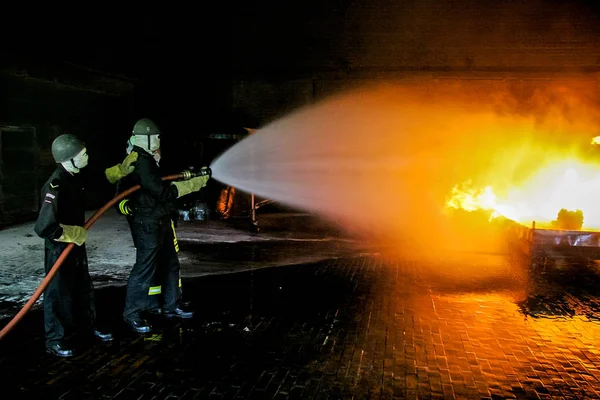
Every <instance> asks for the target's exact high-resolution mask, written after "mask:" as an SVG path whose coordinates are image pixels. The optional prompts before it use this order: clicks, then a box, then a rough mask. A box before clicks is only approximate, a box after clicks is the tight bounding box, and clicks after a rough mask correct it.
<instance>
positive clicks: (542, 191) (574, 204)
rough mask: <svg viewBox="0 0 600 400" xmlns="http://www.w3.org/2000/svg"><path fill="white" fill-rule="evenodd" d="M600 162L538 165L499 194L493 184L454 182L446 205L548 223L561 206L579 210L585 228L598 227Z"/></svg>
mask: <svg viewBox="0 0 600 400" xmlns="http://www.w3.org/2000/svg"><path fill="white" fill-rule="evenodd" d="M599 201H600V166H598V165H593V164H588V163H585V162H583V161H580V160H577V159H570V160H563V161H560V162H555V163H552V164H551V165H549V166H546V167H544V168H541V169H539V170H538V171H537V173H535V174H534V175H533V176H532V177H531V178H530V179H528V180H527V181H525V182H523V183H522V184H520V185H519V186H518V187H511V188H509V189H508V190H506V191H505V192H504V193H502V194H501V195H500V194H499V193H497V190H496V189H495V188H494V186H493V185H487V186H485V187H482V188H478V187H474V186H473V185H472V182H471V181H467V182H465V183H463V184H461V185H456V186H455V187H454V188H453V190H452V193H451V195H450V199H449V200H448V201H447V203H446V206H447V207H448V208H454V209H463V210H465V211H475V210H489V211H490V212H491V218H495V217H498V216H504V217H506V218H508V219H511V220H513V221H516V222H519V223H522V224H526V225H530V224H531V222H532V221H536V224H537V225H538V226H541V227H544V226H550V224H551V222H552V221H553V220H555V219H556V218H557V215H558V213H559V211H560V210H561V209H563V208H564V209H567V210H573V211H574V210H581V211H583V215H584V218H585V219H584V229H600V202H599Z"/></svg>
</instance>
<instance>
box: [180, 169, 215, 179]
mask: <svg viewBox="0 0 600 400" xmlns="http://www.w3.org/2000/svg"><path fill="white" fill-rule="evenodd" d="M181 174H182V175H183V179H185V180H186V181H187V180H188V179H192V178H195V177H197V176H206V175H208V176H209V177H212V169H210V167H202V168H200V170H199V171H190V170H185V171H183V172H182V173H181Z"/></svg>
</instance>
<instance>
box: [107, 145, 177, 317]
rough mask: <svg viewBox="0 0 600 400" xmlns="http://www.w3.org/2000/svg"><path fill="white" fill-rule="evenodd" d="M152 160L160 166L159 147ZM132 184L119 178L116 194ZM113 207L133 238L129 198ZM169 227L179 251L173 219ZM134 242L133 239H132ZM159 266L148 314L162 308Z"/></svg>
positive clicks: (153, 283) (149, 298) (129, 179)
mask: <svg viewBox="0 0 600 400" xmlns="http://www.w3.org/2000/svg"><path fill="white" fill-rule="evenodd" d="M134 141H135V136H133V135H132V136H131V137H130V138H129V139H128V140H127V145H126V150H125V151H126V152H127V154H129V153H131V152H132V151H133V146H134V144H133V143H134ZM153 156H154V160H155V161H156V165H158V166H160V157H161V154H160V149H158V150H157V151H156V152H155V153H154V154H153ZM132 186H134V185H133V183H132V181H131V176H128V177H125V178H124V179H122V180H120V181H119V182H118V183H117V190H116V192H117V193H116V194H117V195H118V194H119V193H121V192H124V191H125V190H127V189H129V188H130V187H132ZM115 207H116V208H117V211H118V212H119V213H120V214H121V215H124V216H125V218H126V220H127V224H128V225H129V229H130V231H131V237H132V239H133V234H134V231H133V210H132V209H131V204H130V198H129V197H126V198H124V199H123V200H121V201H120V202H119V203H118V204H117V205H115ZM171 227H172V228H173V244H174V245H175V252H177V253H178V252H179V245H178V243H177V234H176V233H175V224H174V223H173V221H171ZM134 243H135V240H134ZM161 272H162V271H161V266H160V265H159V266H157V270H156V272H155V274H154V279H153V280H152V286H150V288H149V289H148V306H147V309H146V310H145V311H147V312H148V313H149V314H153V315H160V314H162V309H161V296H160V295H161V294H162V287H161V283H160V279H159V277H160V275H161ZM179 290H180V293H179V295H180V296H181V277H180V279H179Z"/></svg>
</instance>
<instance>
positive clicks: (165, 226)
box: [123, 217, 180, 320]
mask: <svg viewBox="0 0 600 400" xmlns="http://www.w3.org/2000/svg"><path fill="white" fill-rule="evenodd" d="M132 236H133V240H134V244H135V247H136V262H135V265H134V266H133V269H132V270H131V273H130V274H129V280H128V282H127V296H126V299H125V310H124V311H123V317H124V318H125V319H126V320H132V319H138V318H140V316H141V315H140V313H141V312H143V311H146V310H148V309H149V308H150V307H152V306H153V305H151V304H150V296H149V292H150V290H151V288H152V287H155V286H157V285H160V286H161V292H162V297H163V302H164V304H163V310H164V311H166V312H169V311H173V310H174V309H175V308H177V303H178V301H179V297H180V289H179V258H178V257H177V252H176V250H175V244H174V239H175V237H174V233H173V228H172V226H171V219H170V218H164V219H160V220H156V219H147V218H136V217H134V220H133V226H132Z"/></svg>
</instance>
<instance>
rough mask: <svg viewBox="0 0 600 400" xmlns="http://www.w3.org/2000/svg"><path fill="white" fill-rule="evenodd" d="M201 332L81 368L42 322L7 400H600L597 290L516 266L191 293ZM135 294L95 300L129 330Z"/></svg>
mask: <svg viewBox="0 0 600 400" xmlns="http://www.w3.org/2000/svg"><path fill="white" fill-rule="evenodd" d="M184 285H185V290H186V294H187V295H188V297H189V298H190V299H191V302H192V305H193V306H194V308H195V309H196V310H197V312H198V313H197V316H196V319H195V320H194V321H193V322H189V323H169V324H164V323H160V321H155V323H156V326H157V329H158V331H157V332H158V333H157V334H154V335H149V336H146V337H140V336H136V335H133V334H131V333H128V332H126V331H125V330H123V329H120V328H119V329H117V332H116V333H117V335H118V338H117V340H116V341H115V342H114V343H113V344H111V345H103V344H98V343H96V344H93V345H92V346H91V347H88V348H87V349H86V348H85V347H84V348H82V352H79V353H78V355H77V356H76V357H74V358H72V359H68V360H61V359H53V358H49V357H47V356H45V355H44V354H43V353H42V350H43V347H42V346H43V342H42V341H41V338H40V336H39V331H40V329H41V325H40V324H41V321H40V318H41V316H40V314H39V313H33V314H32V315H30V317H29V318H28V319H27V320H26V321H24V322H23V323H22V324H21V325H19V327H18V329H17V331H16V332H14V334H13V335H11V336H10V337H9V338H8V339H6V340H5V341H4V342H3V343H1V344H0V345H1V346H2V348H1V351H2V360H1V361H0V376H1V377H2V390H3V394H8V393H15V395H14V396H8V397H4V396H3V398H38V397H43V398H48V399H50V398H62V399H87V398H101V399H175V398H181V399H194V398H215V399H217V398H221V399H226V398H240V399H253V398H257V399H258V398H274V399H306V398H315V399H337V398H348V399H350V398H354V399H362V398H374V399H391V398H551V397H556V398H583V397H586V396H587V397H589V398H597V397H599V394H600V382H599V381H598V378H600V371H599V370H598V366H599V365H600V351H599V350H598V349H597V344H598V342H599V339H600V324H599V323H598V320H599V318H600V296H599V293H600V278H599V275H598V274H597V273H596V272H595V271H594V270H593V269H590V268H584V267H576V266H570V267H568V268H564V267H561V266H560V265H559V266H558V267H556V268H552V269H550V270H549V271H548V273H546V274H545V275H543V276H537V277H534V276H530V275H528V273H527V271H526V270H525V269H524V268H523V266H522V265H520V264H519V263H515V262H514V260H513V261H512V263H511V262H509V261H508V260H507V259H506V258H505V257H503V256H476V255H471V256H468V257H466V256H461V257H458V256H456V257H452V256H449V255H443V256H440V260H439V261H438V262H428V263H424V262H418V261H410V260H402V259H400V260H394V259H385V258H383V257H381V256H378V255H363V256H356V257H349V258H344V259H337V260H331V261H328V262H320V263H317V264H312V265H303V266H294V267H282V268H270V269H264V270H260V271H255V272H246V273H240V274H233V275H227V276H211V277H202V278H197V279H194V280H186V281H185V282H184ZM123 294H124V293H123V289H122V288H104V289H102V290H99V291H98V297H99V300H98V301H99V304H100V305H101V307H100V310H99V313H100V314H101V315H105V316H106V315H108V316H109V319H108V320H105V321H104V322H106V323H112V324H115V325H117V326H119V325H118V323H117V321H118V315H119V312H120V309H121V307H122V300H123Z"/></svg>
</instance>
